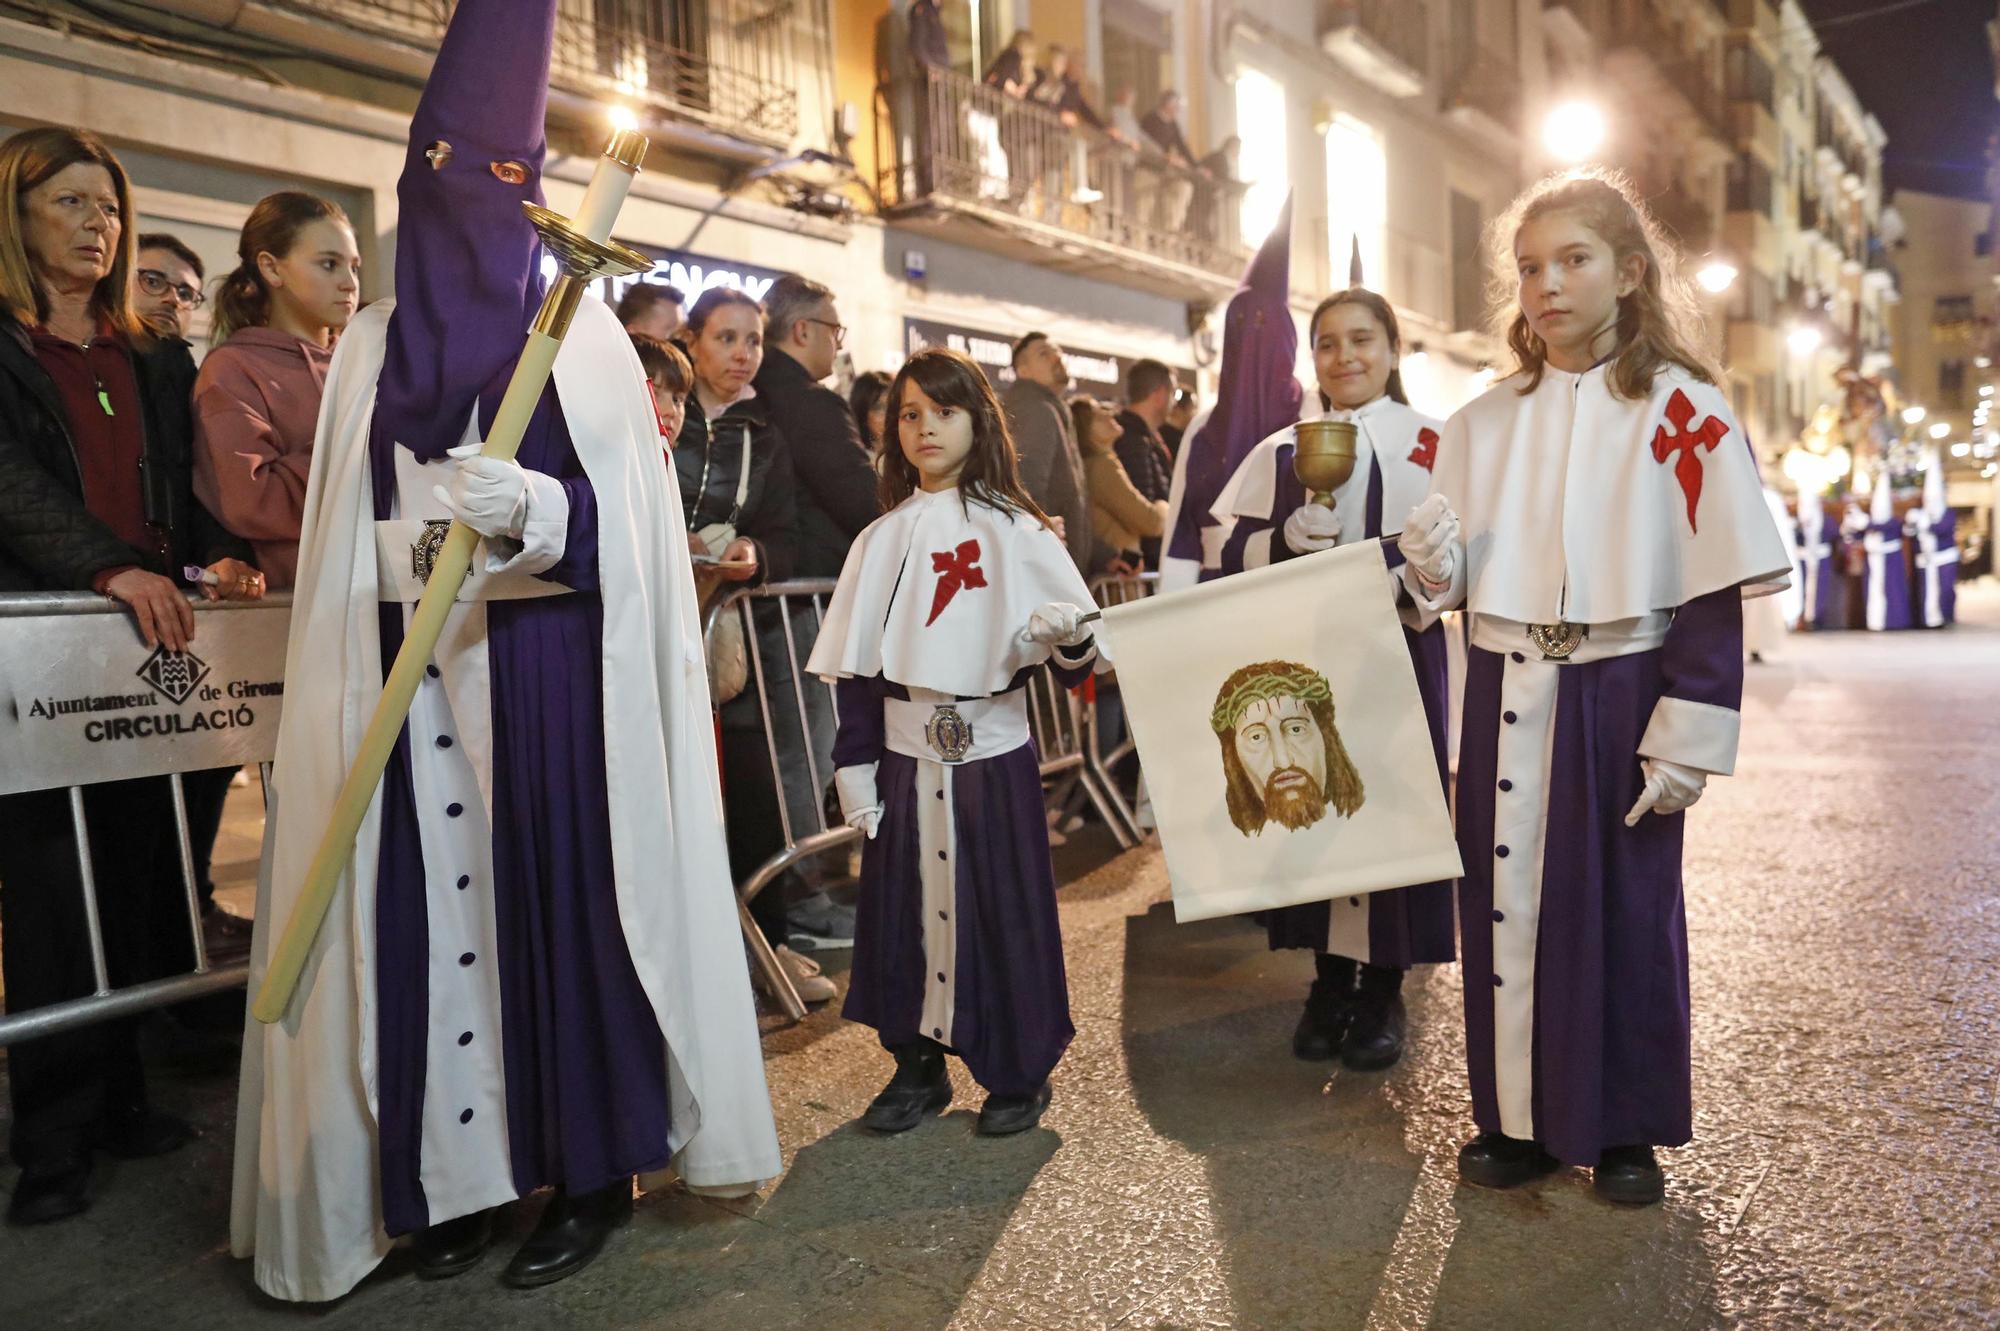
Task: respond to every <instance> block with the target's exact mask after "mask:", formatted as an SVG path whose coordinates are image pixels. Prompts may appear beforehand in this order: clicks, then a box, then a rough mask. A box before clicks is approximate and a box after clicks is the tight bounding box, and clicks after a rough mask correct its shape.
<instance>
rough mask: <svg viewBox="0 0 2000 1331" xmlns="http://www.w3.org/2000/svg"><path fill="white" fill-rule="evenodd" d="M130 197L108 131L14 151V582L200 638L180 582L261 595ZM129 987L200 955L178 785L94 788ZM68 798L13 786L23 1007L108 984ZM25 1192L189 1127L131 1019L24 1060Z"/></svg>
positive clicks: (172, 643) (19, 1056)
mask: <svg viewBox="0 0 2000 1331" xmlns="http://www.w3.org/2000/svg"><path fill="white" fill-rule="evenodd" d="M131 215H132V213H131V190H130V188H129V187H128V185H127V183H126V177H125V172H124V169H123V168H122V167H121V166H120V165H119V163H118V159H117V158H116V157H114V156H113V155H112V153H111V151H110V150H109V149H108V148H106V147H105V146H104V144H103V143H102V142H101V141H100V140H98V139H97V138H96V136H94V135H91V134H88V133H85V132H82V131H76V130H65V129H35V130H25V131H23V132H21V133H19V134H16V135H14V136H13V137H12V138H10V139H8V140H7V141H6V142H5V143H0V592H8V591H88V590H93V589H94V590H96V591H99V592H102V593H104V594H106V595H108V596H110V597H112V598H114V599H116V600H118V601H120V602H122V603H123V604H125V605H126V606H128V607H130V609H131V611H132V614H133V616H134V619H135V621H136V625H137V629H138V632H139V634H140V636H141V637H142V638H143V639H144V640H145V642H146V644H147V645H148V646H152V645H154V644H158V645H161V646H164V647H166V648H167V649H169V650H173V651H178V650H180V649H182V648H185V647H187V646H188V644H189V641H190V639H192V638H193V637H194V635H195V623H194V615H193V614H192V613H191V611H190V609H189V607H188V603H187V600H186V597H185V595H184V593H183V590H182V585H183V584H182V583H181V581H180V575H181V570H182V568H183V566H184V565H187V564H189V563H202V564H206V565H207V566H208V568H209V569H210V570H211V571H213V572H214V574H215V575H216V579H217V581H216V582H215V583H214V584H212V585H206V586H204V587H203V589H202V590H203V593H204V595H207V596H210V597H212V598H214V597H225V596H226V597H244V598H252V597H255V596H259V595H262V590H263V588H262V579H261V577H260V576H259V575H258V573H257V571H256V570H255V569H253V568H251V567H250V566H249V564H247V563H245V562H243V560H242V559H241V558H239V557H238V556H245V555H247V554H248V553H249V551H248V549H247V548H245V547H244V546H242V544H241V543H240V542H237V541H235V540H234V539H232V538H231V537H229V536H228V534H227V533H226V532H224V531H223V530H222V528H221V527H220V526H219V525H218V524H217V523H216V522H215V521H214V519H213V518H211V517H210V516H209V515H208V513H207V512H206V511H205V510H204V509H203V508H202V507H201V505H200V504H199V503H197V502H196V500H195V498H194V493H193V477H192V474H191V473H192V468H191V465H190V459H189V452H190V449H191V447H192V442H193V440H192V436H193V429H192V424H191V421H190V417H189V391H190V389H191V387H192V385H193V382H194V363H193V360H192V358H191V357H190V355H189V354H188V348H187V345H186V343H184V342H180V341H177V340H164V341H163V340H160V339H157V338H156V337H155V336H154V335H153V334H152V333H151V332H150V331H149V330H148V329H147V328H146V327H145V325H143V324H142V323H140V321H139V320H138V318H137V316H136V315H135V314H134V313H133V311H132V300H131V288H132V269H133V251H134V245H133V237H132V234H131V232H130V231H129V230H128V229H127V226H128V222H129V219H130V218H131ZM84 810H85V823H86V829H87V831H88V833H89V836H90V843H91V859H92V869H93V873H94V876H95V879H96V884H97V898H98V908H99V914H100V919H101V921H102V929H103V939H104V947H105V958H106V962H107V964H108V967H109V972H110V978H111V980H112V982H113V983H114V984H117V985H124V984H131V983H134V982H136V981H140V980H146V979H154V978H159V977H161V976H163V975H167V974H170V973H172V972H174V971H176V970H179V969H184V968H186V967H187V966H188V965H189V964H191V962H192V956H191V948H190V947H189V946H188V944H187V942H186V941H185V940H186V938H187V934H186V914H185V912H186V905H185V899H184V898H183V897H182V895H181V893H180V891H179V886H178V882H177V879H178V876H179V865H178V858H179V857H178V854H177V853H175V852H174V849H173V847H174V839H175V838H174V832H173V817H172V808H171V803H170V795H169V791H168V785H167V781H166V779H165V778H163V777H155V778H150V779H140V780H132V781H115V782H107V783H104V784H101V785H95V786H91V787H88V788H87V789H86V790H85V792H84ZM73 836H74V834H73V832H72V829H71V824H70V818H69V811H68V798H67V793H66V792H65V791H62V790H60V789H57V790H45V791H35V792H30V793H27V794H19V795H9V796H5V797H0V884H4V890H0V955H3V956H4V965H5V968H6V992H7V1006H8V1010H9V1011H10V1012H14V1013H20V1012H25V1011H28V1010H31V1009H34V1008H38V1007H44V1006H47V1005H49V1004H51V1003H58V1002H62V1001H64V1000H66V999H72V998H79V997H83V996H85V995H88V994H89V993H91V992H92V990H93V989H94V988H95V982H94V979H93V976H92V967H91V961H90V950H89V946H88V925H87V923H86V919H85V914H84V909H83V901H82V886H81V881H80V875H79V873H78V869H77V864H76V858H75V855H76V842H75V840H74V839H73ZM8 1063H9V1068H8V1072H9V1078H8V1082H9V1092H10V1096H11V1099H12V1106H13V1127H12V1141H11V1149H12V1153H13V1157H14V1160H15V1162H16V1163H17V1164H19V1165H20V1166H21V1170H22V1174H21V1178H20V1181H19V1182H18V1183H17V1184H16V1185H15V1188H14V1194H13V1197H12V1199H11V1201H10V1202H9V1204H8V1208H7V1215H8V1219H9V1220H10V1221H12V1222H14V1223H18V1224H33V1223H40V1222H43V1221H50V1220H59V1219H62V1218H64V1217H66V1216H71V1215H75V1214H77V1213H78V1212H80V1211H82V1210H84V1209H85V1208H86V1207H88V1206H89V1205H90V1194H89V1191H88V1188H89V1182H90V1176H91V1169H92V1150H93V1148H97V1147H101V1148H103V1149H105V1150H108V1151H110V1152H111V1153H113V1154H114V1155H121V1156H126V1157H135V1156H144V1155H157V1154H161V1153H163V1152H166V1151H170V1150H173V1149H175V1148H176V1147H178V1146H180V1145H181V1144H183V1143H184V1142H185V1141H186V1140H187V1137H188V1128H187V1125H186V1124H185V1123H183V1122H181V1121H180V1120H179V1119H176V1118H174V1117H173V1116H171V1115H169V1114H165V1113H162V1112H160V1111H158V1110H156V1109H154V1108H153V1107H152V1106H151V1104H150V1103H149V1102H148V1100H147V1096H146V1089H145V1073H144V1070H143V1067H142V1065H141V1064H140V1061H139V1051H138V1046H137V1043H136V1041H135V1039H134V1035H133V1027H132V1023H131V1021H130V1020H123V1021H111V1022H100V1023H97V1024H95V1025H92V1026H88V1027H85V1028H83V1029H81V1030H78V1031H73V1032H71V1033H68V1034H63V1035H50V1036H44V1037H42V1038H39V1039H35V1040H30V1041H27V1042H25V1043H22V1044H19V1045H16V1046H14V1047H13V1048H12V1049H11V1050H10V1051H9V1057H8Z"/></svg>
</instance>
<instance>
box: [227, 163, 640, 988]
mask: <svg viewBox="0 0 2000 1331" xmlns="http://www.w3.org/2000/svg"><path fill="white" fill-rule="evenodd" d="M646 146H647V145H646V139H645V136H644V135H642V134H639V133H637V132H636V131H634V130H629V129H621V130H619V131H618V132H617V133H615V134H613V135H612V136H611V143H610V145H609V146H608V147H607V148H605V150H604V155H603V156H602V157H600V158H599V159H598V161H597V170H596V172H595V173H594V174H593V175H592V176H591V178H590V187H589V189H588V190H587V191H585V193H584V196H583V204H582V206H581V207H580V208H578V210H577V215H576V217H575V218H574V219H570V218H565V217H563V216H561V215H560V214H557V213H553V212H551V211H549V210H548V209H547V208H543V207H539V206H537V205H535V204H532V203H524V204H522V205H521V206H522V208H524V209H525V210H526V211H527V214H528V220H529V221H531V222H532V223H533V224H534V227H535V230H537V231H539V232H540V233H541V236H542V243H543V244H544V245H545V246H546V247H547V248H548V250H549V252H550V253H552V254H553V255H555V257H556V260H557V262H558V264H559V265H560V267H561V271H560V273H559V275H558V276H557V277H556V280H555V281H554V282H553V283H551V284H550V286H549V290H548V294H547V295H545V296H544V297H543V298H542V307H541V310H540V311H539V312H538V313H537V314H536V315H535V321H534V323H533V324H532V325H531V326H530V328H529V331H528V340H527V344H526V346H524V347H523V349H522V351H521V358H520V360H519V361H517V362H516V363H515V366H514V374H513V377H512V378H511V379H509V380H508V382H507V391H506V394H505V395H504V396H503V397H502V398H501V400H500V409H499V411H498V412H497V413H495V415H494V418H493V428H492V429H491V430H489V431H487V435H486V441H485V444H484V445H483V447H482V448H481V450H480V451H481V453H482V454H483V455H484V456H486V457H490V458H500V459H502V460H505V461H511V460H512V459H513V457H514V454H515V453H516V452H517V451H518V450H519V449H520V447H521V436H522V434H523V432H525V431H526V429H527V426H528V421H529V419H530V417H532V416H533V415H534V411H535V405H536V404H537V403H538V402H540V401H541V397H542V390H543V389H544V388H545V387H547V385H548V381H549V373H550V371H551V370H552V369H553V368H554V367H555V360H556V352H557V350H558V349H560V348H561V346H562V340H563V336H564V334H566V333H568V331H569V326H570V321H571V320H572V319H573V318H574V317H575V315H576V308H577V305H578V303H579V302H580V301H581V300H582V299H583V292H584V287H585V286H586V284H588V283H589V282H590V281H591V280H592V279H594V278H598V277H608V276H610V277H615V276H620V275H623V274H625V273H636V272H642V271H644V270H645V269H647V268H649V267H651V266H652V264H651V261H650V260H648V259H647V258H646V257H645V256H644V255H642V254H639V253H638V252H636V251H634V250H631V249H628V248H626V247H625V246H623V245H617V244H613V243H612V242H611V239H610V237H611V224H612V222H613V220H614V219H616V217H617V216H618V209H619V208H620V206H622V205H623V204H624V202H625V195H626V192H627V191H629V190H630V189H631V188H632V179H633V177H634V176H636V175H637V174H638V172H639V164H640V162H642V161H643V160H644V159H645V156H646ZM478 541H479V535H478V533H476V532H474V531H473V530H472V528H470V527H468V526H466V525H465V524H464V523H462V522H453V523H452V524H451V530H450V532H449V533H448V534H447V535H446V536H445V539H444V545H443V547H442V548H441V549H440V550H439V552H438V555H437V558H436V560H435V561H434V563H433V564H432V568H431V575H430V580H429V581H428V582H426V583H425V584H424V594H423V599H422V600H420V601H418V602H417V608H416V610H415V612H414V613H413V614H412V615H411V618H410V628H409V632H408V633H407V634H405V635H404V638H403V646H402V650H401V651H399V652H397V653H396V661H395V664H394V665H393V666H391V667H390V670H389V675H388V678H387V679H386V680H384V681H383V684H382V697H381V700H380V701H379V702H378V703H377V704H376V706H375V715H374V716H373V717H372V718H371V719H370V720H369V722H368V729H367V730H366V731H365V732H364V733H363V734H362V737H361V746H360V748H359V749H358V750H357V751H356V752H355V755H354V759H353V762H352V763H351V764H350V765H349V767H348V769H347V779H346V781H345V782H344V783H343V784H342V785H341V788H340V796H339V798H338V799H337V800H335V801H334V807H333V814H332V817H331V819H330V820H329V822H328V824H327V829H326V833H325V835H323V836H322V837H321V838H320V843H319V849H318V851H317V852H315V854H314V855H313V861H312V867H311V868H310V869H309V870H308V871H307V875H306V882H305V886H304V888H303V889H302V890H301V891H300V893H299V899H298V904H297V905H296V906H295V907H294V908H293V911H292V917H291V919H289V920H288V921H286V923H285V930H284V932H283V933H282V934H280V935H279V937H278V942H277V945H276V946H275V947H274V948H272V950H271V954H270V961H269V963H268V965H267V966H266V968H265V972H264V981H263V984H262V986H261V987H260V988H259V989H258V990H257V997H256V1000H255V1001H254V1002H253V1003H252V1004H251V1005H250V1011H251V1015H253V1016H255V1017H256V1018H257V1020H258V1021H261V1022H266V1023H269V1022H274V1021H277V1020H278V1019H279V1018H281V1017H283V1016H284V1014H285V1010H286V1009H287V1008H289V1007H290V1006H291V1001H292V994H293V993H294V992H295V991H296V990H297V988H298V983H299V976H300V975H301V974H302V973H303V972H304V970H305V964H306V958H307V956H308V955H309V954H310V953H311V951H312V946H313V941H314V939H316V938H317V937H318V936H319V930H320V925H321V923H322V922H324V920H325V919H326V913H327V910H328V909H329V908H330V907H331V906H332V904H333V895H334V891H335V889H336V888H337V887H338V886H339V884H340V879H341V875H342V874H343V873H345V872H346V869H347V862H348V860H349V858H351V857H352V855H353V853H354V837H355V833H357V832H358V831H359V830H360V828H361V820H362V818H363V817H364V816H366V814H367V812H368V806H369V804H370V803H371V802H372V801H373V799H374V797H375V787H376V786H377V785H378V784H380V782H381V780H382V771H383V769H384V768H385V767H387V766H388V763H389V755H390V753H392V752H393V751H394V750H395V747H396V737H397V736H398V735H399V734H401V733H402V729H403V722H404V720H405V718H407V717H408V715H409V711H410V702H411V700H412V699H413V698H414V697H415V696H416V692H417V685H418V683H419V681H421V680H422V678H423V673H424V666H425V664H426V663H427V662H428V661H429V660H430V658H431V653H432V652H433V651H435V650H436V649H437V642H438V637H439V635H440V634H441V633H442V632H443V630H444V622H445V616H446V615H447V614H449V613H450V611H451V608H452V605H453V604H454V603H455V602H456V601H457V599H458V591H459V587H460V586H461V585H462V584H463V583H464V581H465V574H466V570H467V569H468V568H469V567H470V566H471V564H472V554H473V548H474V546H476V545H477V544H478Z"/></svg>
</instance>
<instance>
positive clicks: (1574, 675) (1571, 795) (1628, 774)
mask: <svg viewBox="0 0 2000 1331" xmlns="http://www.w3.org/2000/svg"><path fill="white" fill-rule="evenodd" d="M1521 668H1526V669H1529V670H1541V669H1548V668H1554V669H1557V670H1559V671H1560V675H1559V678H1558V680H1557V684H1556V694H1555V717H1554V730H1553V743H1552V745H1551V749H1550V756H1549V763H1548V773H1549V775H1548V787H1547V791H1546V805H1547V814H1548V823H1547V831H1546V834H1545V840H1544V845H1543V861H1542V863H1543V872H1542V877H1541V883H1540V902H1539V920H1538V928H1537V932H1536V936H1535V947H1534V970H1533V977H1532V994H1533V1000H1534V1003H1533V1040H1532V1049H1533V1053H1532V1069H1531V1078H1532V1080H1531V1085H1532V1108H1533V1123H1534V1136H1535V1138H1536V1139H1537V1140H1538V1141H1540V1142H1541V1143H1542V1144H1543V1146H1545V1147H1546V1148H1547V1149H1548V1150H1549V1152H1550V1153H1551V1154H1553V1155H1554V1156H1556V1158H1558V1159H1560V1160H1563V1161H1566V1162H1568V1163H1570V1164H1577V1165H1594V1164H1596V1163H1597V1158H1598V1156H1599V1155H1600V1154H1601V1153H1602V1152H1603V1150H1604V1149H1605V1148H1606V1147H1610V1146H1624V1145H1639V1144H1650V1145H1657V1146H1677V1145H1680V1144H1682V1143H1684V1142H1686V1141H1687V1140H1688V1138H1689V1136H1690V1135H1691V1133H1692V1119H1693V1115H1692V1102H1691V1096H1690V1090H1689V1085H1690V1058H1689V1005H1688V968H1687V922H1686V917H1685V914H1684V911H1683V906H1682V899H1681V837H1682V831H1683V828H1684V826H1685V823H1686V817H1685V815H1684V814H1670V815H1665V816H1662V815H1658V814H1647V815H1646V816H1645V817H1644V818H1642V819H1640V820H1639V824H1638V826H1636V827H1630V828H1628V827H1626V826H1625V815H1626V813H1627V812H1628V811H1629V810H1630V809H1631V807H1632V805H1633V804H1634V803H1635V802H1636V801H1637V800H1638V798H1639V794H1640V789H1641V787H1642V785H1643V779H1642V776H1641V773H1640V767H1639V759H1638V749H1639V742H1640V737H1641V736H1642V735H1643V734H1644V733H1645V731H1646V726H1647V723H1648V722H1649V720H1650V719H1651V718H1652V715H1653V707H1654V704H1655V703H1656V702H1657V701H1658V700H1659V699H1660V698H1661V697H1662V696H1673V697H1678V698H1685V699H1688V700H1690V701H1693V702H1698V703H1705V704H1708V705H1710V706H1715V707H1726V708H1729V709H1731V710H1736V709H1738V708H1739V707H1740V705H1741V700H1742V687H1743V608H1742V601H1741V598H1740V595H1739V593H1738V591H1737V589H1735V588H1733V587H1732V588H1725V589H1724V590H1722V591H1718V592H1714V593H1711V594H1709V595H1707V596H1702V597H1698V598H1696V599H1695V600H1693V601H1690V602H1689V603H1688V604H1686V605H1684V606H1682V607H1681V608H1680V610H1679V611H1678V612H1676V614H1675V617H1674V621H1673V624H1672V625H1671V627H1670V628H1669V629H1668V631H1667V637H1666V641H1665V642H1664V644H1662V646H1660V647H1658V648H1656V649H1654V650H1652V651H1646V652H1637V653H1633V654H1631V655H1627V656H1616V657H1611V658H1608V659H1605V660H1598V661H1591V662H1586V663H1584V664H1581V665H1561V666H1555V667H1550V666H1548V665H1546V664H1545V663H1542V662H1523V660H1522V654H1519V653H1516V654H1512V655H1507V654H1502V653H1499V652H1492V651H1487V650H1484V649H1482V648H1479V647H1474V648H1472V649H1471V652H1470V656H1469V659H1468V663H1467V672H1466V685H1465V724H1464V732H1463V735H1462V737H1461V738H1460V741H1459V759H1458V842H1459V849H1460V851H1461V853H1462V854H1463V856H1464V859H1465V877H1464V879H1463V880H1461V886H1460V890H1459V908H1460V924H1461V933H1462V939H1463V944H1464V949H1465V959H1464V974H1465V1044H1466V1055H1467V1061H1468V1064H1469V1071H1470V1074H1471V1081H1472V1107H1473V1117H1474V1118H1475V1120H1476V1121H1477V1122H1478V1124H1479V1127H1480V1128H1481V1129H1482V1130H1483V1131H1488V1132H1498V1131H1502V1130H1503V1129H1502V1123H1501V1111H1500V1097H1499V1093H1498V1089H1497V1085H1496V1082H1497V1079H1498V1074H1497V1069H1496V1058H1497V1056H1498V1054H1497V1050H1496V1035H1495V995H1496V994H1498V993H1501V992H1503V991H1504V990H1505V987H1506V986H1507V985H1508V984H1509V983H1514V984H1519V983H1521V982H1522V980H1523V977H1522V976H1520V975H1518V974H1517V975H1514V976H1513V977H1511V978H1510V977H1509V976H1507V975H1505V974H1500V973H1497V972H1496V968H1495V961H1494V956H1495V947H1494V935H1495V928H1496V926H1499V925H1504V924H1505V923H1506V920H1505V918H1504V913H1503V912H1500V911H1497V910H1495V908H1494V907H1495V903H1494V862H1495V861H1494V856H1495V853H1496V846H1495V844H1494V843H1495V836H1494V827H1495V822H1496V816H1497V815H1498V814H1499V813H1500V811H1501V807H1502V806H1501V802H1502V801H1507V800H1509V799H1510V798H1512V799H1520V798H1522V797H1523V796H1522V794H1521V793H1520V792H1518V791H1516V790H1515V785H1514V778H1513V777H1510V775H1509V774H1508V773H1507V772H1503V771H1500V770H1499V764H1498V755H1499V752H1500V747H1501V745H1500V737H1501V731H1502V730H1503V728H1504V727H1506V726H1509V725H1512V724H1514V717H1513V714H1512V713H1511V712H1507V711H1503V709H1502V705H1501V696H1502V689H1503V681H1504V679H1505V676H1506V672H1507V671H1508V670H1510V669H1521ZM1509 817H1510V819H1511V818H1512V817H1513V814H1512V811H1511V810H1510V811H1509ZM1502 853H1504V850H1503V851H1502ZM1516 853H1525V848H1521V849H1519V850H1517V851H1516Z"/></svg>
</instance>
